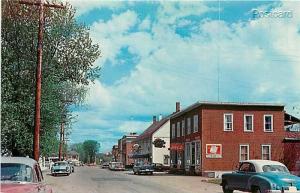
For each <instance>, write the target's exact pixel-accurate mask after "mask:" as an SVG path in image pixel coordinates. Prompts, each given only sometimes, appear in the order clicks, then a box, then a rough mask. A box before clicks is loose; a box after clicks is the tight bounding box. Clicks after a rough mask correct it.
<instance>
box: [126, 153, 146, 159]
mask: <svg viewBox="0 0 300 193" xmlns="http://www.w3.org/2000/svg"><path fill="white" fill-rule="evenodd" d="M129 157H130V158H132V159H138V158H150V154H149V153H146V154H131V155H129Z"/></svg>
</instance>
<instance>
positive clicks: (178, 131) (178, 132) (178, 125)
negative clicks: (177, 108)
mask: <svg viewBox="0 0 300 193" xmlns="http://www.w3.org/2000/svg"><path fill="white" fill-rule="evenodd" d="M176 136H177V137H180V122H177V135H176Z"/></svg>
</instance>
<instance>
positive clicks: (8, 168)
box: [1, 163, 32, 182]
mask: <svg viewBox="0 0 300 193" xmlns="http://www.w3.org/2000/svg"><path fill="white" fill-rule="evenodd" d="M1 181H18V182H32V168H31V167H30V166H27V165H25V164H17V163H1Z"/></svg>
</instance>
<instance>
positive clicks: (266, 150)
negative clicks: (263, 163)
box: [261, 145, 271, 160]
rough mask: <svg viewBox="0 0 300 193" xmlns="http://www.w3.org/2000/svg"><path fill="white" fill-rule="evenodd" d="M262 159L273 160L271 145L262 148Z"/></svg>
mask: <svg viewBox="0 0 300 193" xmlns="http://www.w3.org/2000/svg"><path fill="white" fill-rule="evenodd" d="M261 159H264V160H271V145H262V146H261Z"/></svg>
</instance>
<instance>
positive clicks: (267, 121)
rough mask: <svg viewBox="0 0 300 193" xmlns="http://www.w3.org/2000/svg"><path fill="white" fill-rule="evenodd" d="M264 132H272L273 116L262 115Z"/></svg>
mask: <svg viewBox="0 0 300 193" xmlns="http://www.w3.org/2000/svg"><path fill="white" fill-rule="evenodd" d="M264 131H265V132H273V115H264Z"/></svg>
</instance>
